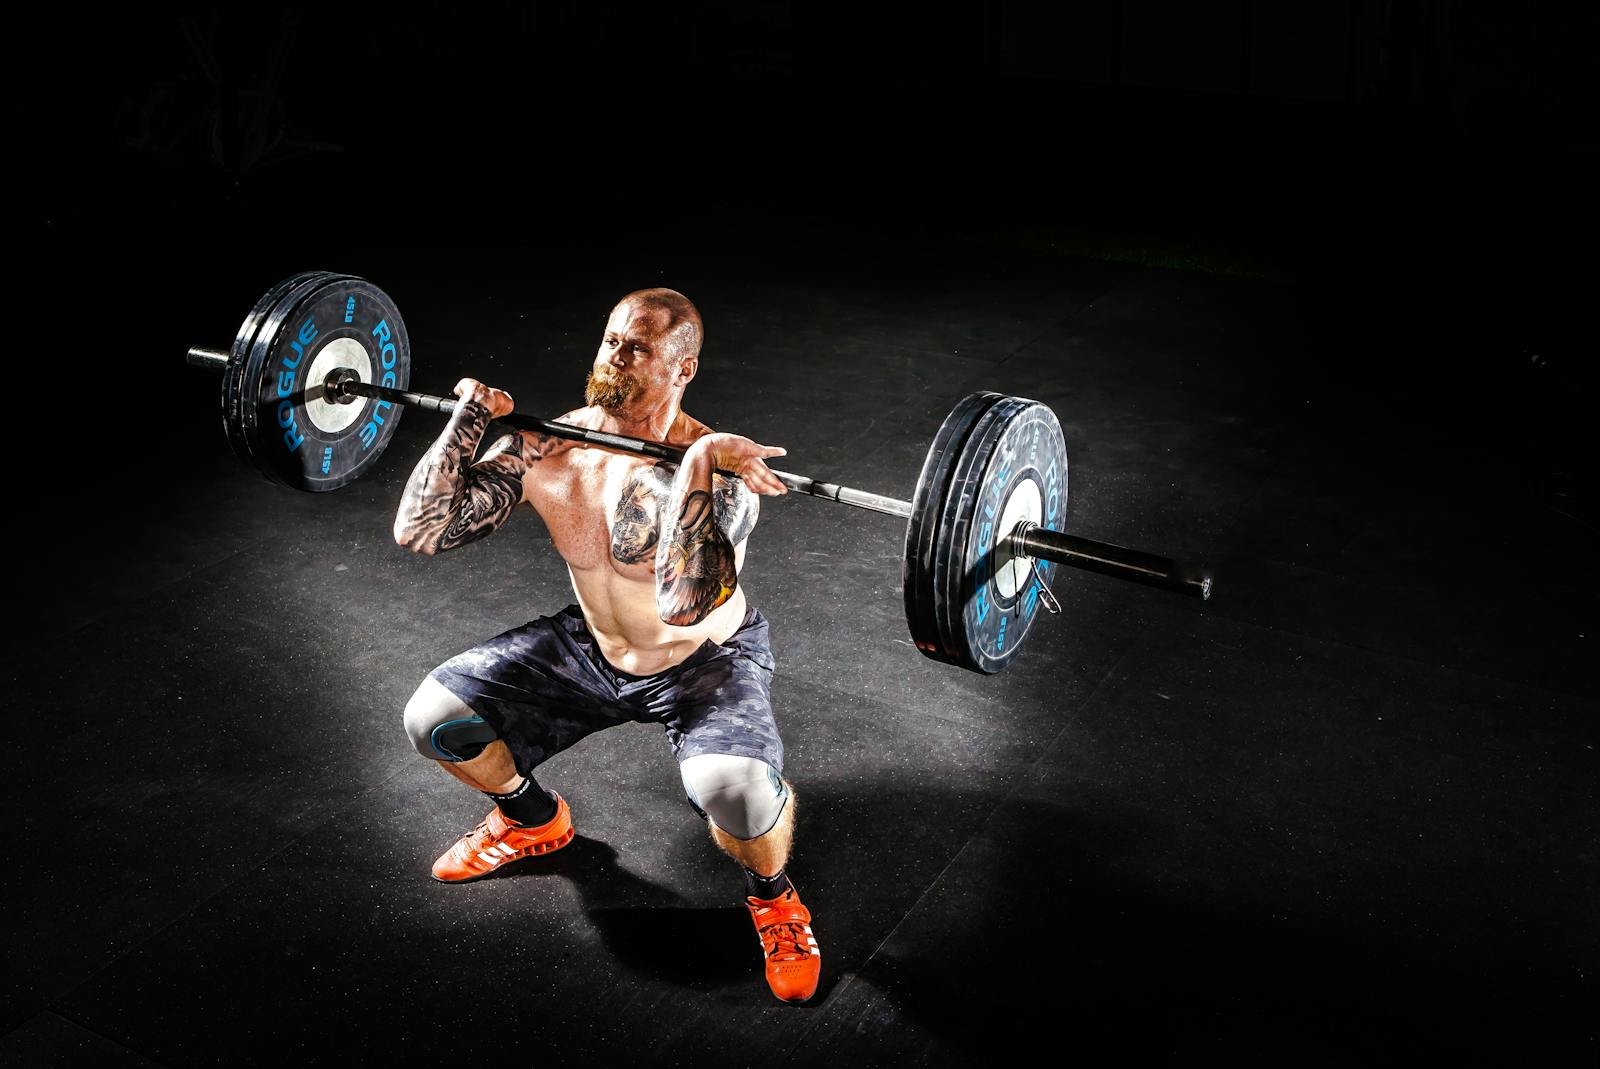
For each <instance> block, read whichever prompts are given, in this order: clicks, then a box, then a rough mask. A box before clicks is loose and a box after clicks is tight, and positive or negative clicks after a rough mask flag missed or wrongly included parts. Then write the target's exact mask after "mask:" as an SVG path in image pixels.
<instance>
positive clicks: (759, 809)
mask: <svg viewBox="0 0 1600 1069" xmlns="http://www.w3.org/2000/svg"><path fill="white" fill-rule="evenodd" d="M678 772H679V774H680V775H681V776H682V777H683V789H684V790H685V791H687V792H688V795H689V801H690V802H692V803H693V804H694V807H695V808H696V809H698V810H700V811H701V812H702V813H703V814H705V815H706V816H707V817H708V818H710V820H711V821H712V823H714V824H715V825H716V826H717V827H719V828H721V829H722V830H723V831H725V832H727V833H728V834H729V835H731V836H733V837H734V838H735V839H759V838H760V837H761V836H763V835H765V834H766V833H767V832H769V831H771V830H772V829H773V827H775V826H776V825H777V823H778V821H779V819H780V818H781V817H782V816H783V809H784V806H785V805H786V804H787V803H788V801H789V788H788V787H786V786H785V785H784V782H783V777H782V776H780V775H779V774H778V770H777V769H775V768H773V767H772V766H771V765H769V764H767V762H765V761H762V760H760V759H758V758H755V757H733V756H729V755H727V754H698V755H696V756H694V757H691V758H689V759H688V760H686V761H684V762H683V763H682V764H681V765H679V766H678Z"/></svg>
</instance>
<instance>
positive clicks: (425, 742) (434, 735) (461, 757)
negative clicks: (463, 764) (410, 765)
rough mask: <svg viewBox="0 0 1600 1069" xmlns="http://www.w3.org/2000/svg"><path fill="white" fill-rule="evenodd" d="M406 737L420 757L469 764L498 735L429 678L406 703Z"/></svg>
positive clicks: (437, 682) (461, 702)
mask: <svg viewBox="0 0 1600 1069" xmlns="http://www.w3.org/2000/svg"><path fill="white" fill-rule="evenodd" d="M405 722H406V734H407V735H409V736H410V737H411V745H412V746H414V747H416V750H417V752H418V753H419V754H421V755H422V756H423V757H429V758H432V759H433V760H435V761H470V760H472V759H473V758H474V757H477V756H478V755H479V754H481V753H482V752H483V748H484V747H485V746H487V745H489V744H490V743H491V742H493V741H494V740H495V739H496V738H497V737H498V736H496V735H495V732H494V729H493V728H491V727H490V726H489V725H488V724H486V723H484V720H483V717H481V716H479V715H478V714H477V713H475V712H473V711H472V710H471V709H470V708H468V707H467V705H466V703H465V702H463V701H462V700H461V699H460V698H457V697H456V696H455V695H454V694H451V693H450V691H449V690H448V689H446V688H445V687H444V686H443V685H442V684H441V683H439V681H438V680H436V679H434V678H433V677H432V676H429V677H428V678H426V679H424V680H423V681H422V686H420V687H418V688H417V691H416V693H415V694H413V695H411V700H410V701H408V702H407V703H406V714H405Z"/></svg>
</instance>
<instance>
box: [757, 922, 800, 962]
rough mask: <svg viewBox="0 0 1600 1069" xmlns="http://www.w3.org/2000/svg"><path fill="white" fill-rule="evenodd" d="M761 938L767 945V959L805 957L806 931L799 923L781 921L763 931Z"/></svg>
mask: <svg viewBox="0 0 1600 1069" xmlns="http://www.w3.org/2000/svg"><path fill="white" fill-rule="evenodd" d="M761 938H762V941H763V942H764V943H766V944H767V957H769V958H776V957H796V958H800V957H805V955H806V953H807V952H806V950H805V949H804V947H805V945H806V930H805V929H804V928H803V927H801V925H800V922H798V921H779V922H777V923H776V924H769V925H767V926H766V927H765V928H763V929H761Z"/></svg>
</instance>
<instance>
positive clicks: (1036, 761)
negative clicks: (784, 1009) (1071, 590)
mask: <svg viewBox="0 0 1600 1069" xmlns="http://www.w3.org/2000/svg"><path fill="white" fill-rule="evenodd" d="M1153 626H1154V625H1153V624H1146V625H1145V626H1144V627H1142V628H1140V629H1139V631H1138V633H1137V634H1135V635H1134V636H1132V638H1131V639H1130V640H1129V642H1128V645H1127V647H1126V648H1125V649H1124V650H1123V651H1122V653H1121V654H1119V655H1118V657H1117V659H1116V660H1115V661H1113V662H1112V663H1111V665H1110V666H1109V667H1108V668H1107V669H1106V671H1105V674H1104V675H1102V676H1101V677H1100V681H1099V682H1097V683H1096V684H1095V685H1094V688H1093V689H1092V690H1090V691H1089V693H1088V694H1087V695H1085V696H1084V699H1083V703H1082V704H1084V705H1088V704H1089V703H1091V702H1093V701H1094V699H1095V697H1096V696H1097V695H1098V694H1099V693H1100V691H1101V689H1102V688H1103V687H1104V686H1105V685H1106V683H1107V682H1109V681H1110V680H1111V678H1112V676H1114V675H1115V674H1116V672H1117V669H1119V668H1121V667H1122V664H1123V662H1124V661H1126V660H1127V659H1128V658H1129V657H1130V656H1132V655H1133V652H1134V650H1135V649H1137V648H1139V646H1140V645H1141V643H1142V642H1143V641H1144V638H1145V636H1146V635H1147V634H1148V633H1149V632H1150V630H1151V628H1152V627H1153ZM1072 730H1073V726H1072V725H1071V724H1066V725H1063V726H1062V728H1061V730H1060V731H1058V732H1056V734H1055V735H1054V736H1053V737H1052V738H1051V739H1050V741H1049V743H1047V744H1046V745H1044V746H1041V747H1039V749H1038V751H1037V756H1035V757H1034V758H1033V759H1032V760H1031V761H1025V762H1021V763H1020V765H1021V767H1020V770H1019V774H1016V775H1013V776H1011V777H1010V778H1009V780H1008V782H1009V783H1010V784H1011V786H1010V788H1009V789H1008V790H1007V791H1006V792H1005V793H1004V794H1003V795H1001V796H1000V797H999V798H997V799H996V800H995V802H994V805H993V806H991V807H990V810H989V813H988V815H986V816H985V817H984V818H983V819H982V820H975V821H973V823H972V828H973V831H972V833H971V834H969V835H968V836H967V837H966V838H965V839H964V840H963V841H962V843H961V848H960V849H959V850H957V851H956V852H955V853H954V854H951V855H950V860H949V861H947V862H945V865H944V867H943V868H941V869H940V870H939V872H938V874H937V875H936V876H934V877H933V879H931V880H929V881H928V884H927V886H926V887H924V888H923V889H922V893H920V894H919V895H917V897H916V900H915V901H913V902H912V903H911V904H910V905H909V906H907V907H906V909H905V911H904V912H903V913H901V914H900V919H899V920H897V921H895V923H894V927H892V928H890V929H889V931H888V932H887V933H886V934H885V935H884V937H883V938H882V939H880V940H879V941H878V944H877V945H876V946H874V947H873V948H872V950H871V951H870V952H869V953H868V954H867V955H866V957H864V958H862V959H861V964H860V965H859V966H857V967H856V969H855V970H854V971H853V972H852V973H851V976H850V980H849V983H848V984H847V985H846V987H848V986H849V985H853V984H854V983H855V982H856V980H858V979H859V978H860V977H861V976H862V975H863V974H865V973H866V971H867V969H868V968H869V967H870V966H871V964H872V962H873V960H874V959H876V958H877V956H878V954H879V953H880V952H881V951H882V950H883V948H884V947H885V946H887V945H888V944H889V942H890V941H891V940H892V939H894V937H895V933H897V932H898V931H900V929H901V928H903V927H904V926H905V923H906V921H907V920H908V919H909V918H910V917H911V915H912V914H913V913H915V912H916V911H917V908H918V907H919V906H921V905H922V903H923V901H924V900H925V899H926V898H927V897H928V896H929V895H930V894H932V893H933V890H934V888H936V887H938V886H939V882H940V881H941V880H943V879H944V877H945V875H946V874H947V873H948V872H949V871H950V870H951V869H952V868H954V867H955V864H956V862H957V861H959V860H961V858H962V856H963V855H965V854H966V853H967V851H968V850H970V849H971V848H972V844H973V842H974V841H975V840H977V839H978V838H979V837H980V836H981V835H983V834H984V832H985V830H986V829H987V828H988V827H989V824H990V822H991V821H993V820H994V817H995V814H996V813H997V812H999V811H1000V809H1001V808H1003V807H1004V806H1005V804H1006V803H1007V802H1009V801H1010V800H1011V798H1012V797H1013V796H1014V795H1016V793H1017V792H1018V791H1019V790H1020V789H1021V786H1022V784H1023V782H1024V780H1025V779H1026V778H1027V776H1028V773H1029V772H1031V771H1033V770H1034V769H1037V768H1038V767H1039V765H1040V764H1041V763H1042V762H1043V761H1044V760H1045V758H1046V757H1047V756H1048V755H1049V754H1050V753H1052V752H1054V750H1055V748H1056V745H1057V744H1058V743H1059V742H1060V741H1061V740H1062V739H1063V738H1065V737H1066V735H1067V733H1068V732H1069V731H1072ZM839 990H843V989H839ZM836 993H837V992H836ZM825 1016H826V1015H824V1014H819V1015H818V1019H817V1020H816V1021H813V1022H812V1023H811V1025H810V1026H809V1027H807V1028H806V1029H805V1030H803V1031H802V1032H801V1033H800V1035H799V1036H798V1037H796V1040H795V1048H794V1049H798V1048H799V1047H800V1045H802V1044H803V1043H804V1042H805V1040H806V1039H807V1038H808V1037H809V1036H810V1035H811V1034H812V1033H813V1032H814V1031H816V1030H817V1028H818V1027H820V1026H821V1024H822V1022H823V1020H824V1019H825ZM792 1053H793V1051H792V1050H791V1052H790V1055H786V1056H785V1059H784V1060H785V1061H788V1060H789V1058H790V1056H791V1055H792Z"/></svg>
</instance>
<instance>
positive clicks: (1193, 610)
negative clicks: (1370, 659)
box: [1176, 603, 1594, 701]
mask: <svg viewBox="0 0 1600 1069" xmlns="http://www.w3.org/2000/svg"><path fill="white" fill-rule="evenodd" d="M1176 611H1179V612H1184V613H1187V614H1189V615H1192V616H1197V617H1198V616H1204V615H1206V612H1207V610H1206V609H1205V608H1204V607H1203V606H1201V605H1195V604H1190V603H1185V604H1184V605H1183V606H1181V607H1180V608H1178V609H1177V610H1176ZM1212 611H1213V612H1215V610H1212ZM1217 615H1219V616H1222V618H1223V619H1224V620H1227V621H1228V622H1229V623H1231V624H1236V625H1238V626H1240V627H1248V628H1251V629H1252V630H1257V631H1273V632H1277V633H1278V634H1282V635H1292V636H1294V637H1295V638H1300V639H1305V640H1306V641H1308V642H1316V643H1320V644H1323V645H1327V646H1337V647H1339V648H1341V649H1346V650H1353V651H1355V652H1358V653H1365V654H1375V655H1377V656H1379V657H1387V658H1390V659H1392V660H1396V661H1401V662H1404V663H1406V664H1412V665H1417V666H1420V667H1422V668H1426V669H1429V670H1432V671H1445V672H1453V673H1455V674H1457V675H1461V676H1465V677H1467V678H1468V679H1479V680H1485V681H1488V682H1494V683H1504V684H1506V685H1508V686H1512V687H1521V688H1523V689H1524V690H1531V691H1534V692H1536V693H1538V694H1541V695H1544V696H1547V697H1552V698H1564V699H1570V700H1573V701H1593V700H1594V696H1593V695H1590V694H1579V693H1577V692H1575V691H1568V690H1558V689H1555V688H1552V687H1548V686H1544V685H1541V684H1538V683H1528V682H1525V681H1523V680H1519V679H1513V678H1511V677H1510V676H1503V675H1495V674H1494V673H1492V672H1482V671H1474V670H1472V669H1470V668H1457V667H1454V666H1452V665H1448V664H1442V663H1435V662H1433V661H1429V660H1424V659H1422V658H1421V657H1415V656H1412V655H1411V654H1407V653H1397V652H1395V651H1394V650H1389V649H1379V648H1376V647H1373V646H1363V645H1360V644H1359V643H1355V642H1349V641H1347V640H1345V639H1341V638H1330V637H1328V636H1326V635H1315V634H1312V633H1311V632H1309V631H1301V630H1299V629H1297V628H1293V627H1282V626H1279V625H1277V624H1264V623H1256V622H1254V621H1251V620H1245V619H1242V618H1240V617H1237V616H1226V615H1223V614H1221V613H1217Z"/></svg>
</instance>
